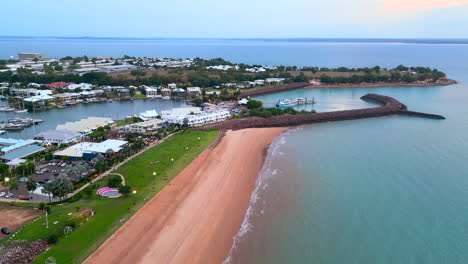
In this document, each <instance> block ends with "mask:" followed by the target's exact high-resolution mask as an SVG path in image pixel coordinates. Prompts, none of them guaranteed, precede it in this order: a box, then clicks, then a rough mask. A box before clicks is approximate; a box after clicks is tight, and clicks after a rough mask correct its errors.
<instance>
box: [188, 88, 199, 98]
mask: <svg viewBox="0 0 468 264" xmlns="http://www.w3.org/2000/svg"><path fill="white" fill-rule="evenodd" d="M187 95H188V96H192V97H198V96H200V95H201V88H200V87H188V88H187Z"/></svg>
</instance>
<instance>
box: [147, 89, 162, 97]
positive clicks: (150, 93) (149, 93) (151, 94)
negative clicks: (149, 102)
mask: <svg viewBox="0 0 468 264" xmlns="http://www.w3.org/2000/svg"><path fill="white" fill-rule="evenodd" d="M145 91H146V97H149V98H159V97H161V95H160V94H158V89H157V88H155V87H147V88H145Z"/></svg>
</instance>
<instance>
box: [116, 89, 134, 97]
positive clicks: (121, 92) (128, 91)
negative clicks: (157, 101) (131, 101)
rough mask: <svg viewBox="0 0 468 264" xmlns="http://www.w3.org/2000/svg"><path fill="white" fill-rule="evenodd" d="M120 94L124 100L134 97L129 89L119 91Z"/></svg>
mask: <svg viewBox="0 0 468 264" xmlns="http://www.w3.org/2000/svg"><path fill="white" fill-rule="evenodd" d="M117 92H118V94H119V96H120V97H122V98H129V97H131V96H132V94H131V93H130V90H129V89H119V90H117Z"/></svg>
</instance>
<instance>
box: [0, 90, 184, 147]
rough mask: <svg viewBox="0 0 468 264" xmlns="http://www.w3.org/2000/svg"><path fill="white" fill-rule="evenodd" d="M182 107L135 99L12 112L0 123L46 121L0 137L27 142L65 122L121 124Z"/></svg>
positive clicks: (4, 114)
mask: <svg viewBox="0 0 468 264" xmlns="http://www.w3.org/2000/svg"><path fill="white" fill-rule="evenodd" d="M4 103H6V102H4ZM185 105H186V103H185V101H181V100H161V99H137V100H133V101H130V100H123V101H113V102H112V103H107V102H102V103H89V104H77V105H70V106H68V107H66V108H53V109H48V110H40V111H35V112H27V113H20V114H17V113H15V112H0V120H1V121H8V119H10V118H34V119H42V120H45V122H43V123H39V124H37V125H35V126H30V127H27V128H25V129H24V130H8V131H7V132H6V134H5V135H2V137H10V138H22V139H30V138H33V137H34V135H35V134H37V133H39V132H42V131H45V130H49V129H55V128H56V127H57V125H60V124H64V123H65V122H73V121H79V120H81V119H84V118H88V117H91V116H93V117H110V118H112V119H114V120H122V119H125V117H126V116H128V115H138V114H139V113H141V112H144V111H146V110H152V109H156V111H158V112H160V111H162V110H170V109H172V108H175V107H183V106H185Z"/></svg>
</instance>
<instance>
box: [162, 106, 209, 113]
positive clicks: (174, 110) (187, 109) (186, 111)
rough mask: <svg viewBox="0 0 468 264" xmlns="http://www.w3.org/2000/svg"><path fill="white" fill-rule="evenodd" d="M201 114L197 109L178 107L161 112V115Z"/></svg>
mask: <svg viewBox="0 0 468 264" xmlns="http://www.w3.org/2000/svg"><path fill="white" fill-rule="evenodd" d="M201 113H203V112H202V110H201V109H200V108H199V107H180V108H173V109H172V110H167V111H161V115H198V114H201Z"/></svg>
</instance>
